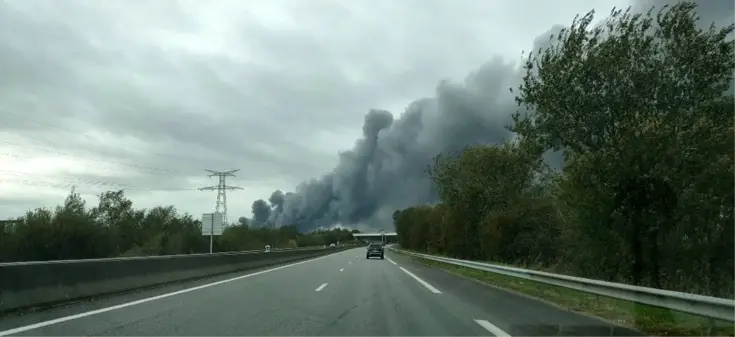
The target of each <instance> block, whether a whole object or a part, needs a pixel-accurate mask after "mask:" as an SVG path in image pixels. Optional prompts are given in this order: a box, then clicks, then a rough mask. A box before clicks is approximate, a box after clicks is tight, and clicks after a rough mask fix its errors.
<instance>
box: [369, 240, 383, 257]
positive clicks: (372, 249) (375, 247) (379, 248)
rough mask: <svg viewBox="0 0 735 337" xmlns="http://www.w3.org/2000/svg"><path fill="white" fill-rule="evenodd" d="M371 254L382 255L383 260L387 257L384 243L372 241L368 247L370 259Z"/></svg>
mask: <svg viewBox="0 0 735 337" xmlns="http://www.w3.org/2000/svg"><path fill="white" fill-rule="evenodd" d="M371 256H380V259H381V260H383V259H384V257H385V250H384V249H383V245H381V244H380V243H371V244H370V245H369V246H368V247H367V257H366V258H367V259H370V257H371Z"/></svg>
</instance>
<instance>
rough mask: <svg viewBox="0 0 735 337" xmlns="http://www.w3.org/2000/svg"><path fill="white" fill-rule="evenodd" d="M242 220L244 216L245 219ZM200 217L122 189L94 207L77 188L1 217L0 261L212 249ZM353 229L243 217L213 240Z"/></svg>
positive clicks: (245, 241)
mask: <svg viewBox="0 0 735 337" xmlns="http://www.w3.org/2000/svg"><path fill="white" fill-rule="evenodd" d="M241 221H242V220H241ZM201 225H202V224H201V221H200V220H197V219H194V218H193V217H192V216H191V215H189V214H180V213H179V212H177V211H176V208H174V206H165V207H164V206H160V207H154V208H152V209H149V210H146V209H135V208H133V203H132V201H130V200H129V199H128V198H126V197H125V194H124V192H123V191H108V192H105V193H102V194H101V195H100V196H99V202H98V204H97V205H96V206H94V207H91V208H89V207H87V205H86V204H85V202H84V200H83V199H82V198H81V197H80V195H79V194H78V193H75V192H73V191H72V193H71V194H70V195H69V196H68V197H67V198H66V200H65V201H64V203H63V204H62V205H60V206H57V207H56V209H53V210H52V209H45V208H41V209H36V210H32V211H28V212H27V213H26V215H25V216H23V217H21V218H18V219H13V220H9V221H2V222H0V262H14V261H48V260H60V259H93V258H105V257H118V256H148V255H171V254H192V253H208V252H209V236H203V235H202V230H201ZM352 240H353V238H352V233H351V232H350V231H348V230H341V229H335V230H329V231H317V232H312V233H306V234H304V233H299V232H298V231H297V230H296V227H294V226H284V227H279V228H275V229H274V228H250V227H249V226H248V223H247V222H246V221H245V222H242V223H239V224H237V225H234V226H230V227H228V228H227V229H225V231H224V233H223V234H222V235H221V236H216V237H215V241H214V242H213V248H214V249H213V250H214V251H215V252H225V251H243V250H256V249H263V248H264V247H265V245H266V244H268V245H270V246H271V247H274V248H296V247H308V246H322V245H328V244H330V243H336V242H337V241H341V242H343V243H347V242H349V241H352Z"/></svg>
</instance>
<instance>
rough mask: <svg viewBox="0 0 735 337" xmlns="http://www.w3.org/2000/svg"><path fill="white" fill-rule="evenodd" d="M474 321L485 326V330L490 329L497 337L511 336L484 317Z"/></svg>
mask: <svg viewBox="0 0 735 337" xmlns="http://www.w3.org/2000/svg"><path fill="white" fill-rule="evenodd" d="M475 323H477V324H480V326H481V327H483V328H485V330H487V331H490V332H491V333H492V334H493V335H495V336H498V337H511V335H510V334H509V333H507V332H505V331H503V330H502V329H500V328H498V327H497V326H495V324H493V323H490V322H488V321H486V320H484V319H476V320H475Z"/></svg>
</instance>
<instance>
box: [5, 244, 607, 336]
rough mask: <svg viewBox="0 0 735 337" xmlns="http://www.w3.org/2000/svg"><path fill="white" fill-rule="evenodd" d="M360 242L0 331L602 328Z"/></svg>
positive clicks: (416, 332)
mask: <svg viewBox="0 0 735 337" xmlns="http://www.w3.org/2000/svg"><path fill="white" fill-rule="evenodd" d="M364 250H365V249H364V248H358V249H353V250H348V251H344V252H340V253H336V254H333V255H329V256H325V257H321V258H317V259H314V260H308V261H304V262H299V263H295V264H291V265H286V266H281V267H276V268H271V269H265V270H260V271H256V272H249V273H247V274H244V275H242V276H239V277H238V278H233V276H232V275H230V276H227V277H220V278H218V279H213V280H207V281H199V283H196V284H188V285H178V286H172V287H169V288H164V289H158V290H151V291H147V292H140V293H133V294H127V295H120V296H114V297H112V298H108V299H102V300H99V301H95V302H96V303H94V302H91V303H81V304H76V305H71V306H67V307H63V308H56V309H51V310H48V311H44V312H38V313H30V314H27V315H24V316H19V317H14V316H11V317H6V318H4V319H0V335H3V334H12V335H27V336H41V335H54V336H70V335H106V336H111V335H117V336H120V335H138V336H140V335H146V336H169V335H179V336H182V335H183V336H193V335H199V336H202V335H209V336H228V335H229V336H232V335H240V336H242V335H261V336H263V335H265V336H268V335H278V336H295V335H299V336H320V335H321V336H337V335H339V336H440V335H441V336H473V335H474V336H492V335H524V336H525V335H553V334H558V333H559V331H558V330H554V329H553V328H551V325H554V324H555V323H562V324H564V326H566V327H567V328H569V327H576V330H566V331H562V332H561V334H562V335H573V334H577V335H611V333H610V330H609V329H607V328H609V327H610V326H609V325H606V324H605V323H602V322H599V321H596V320H594V319H591V318H587V317H584V316H581V315H577V314H574V313H570V312H567V311H563V310H560V309H556V308H554V307H551V306H548V305H545V304H543V303H541V302H538V301H534V300H531V299H527V298H523V297H520V296H517V295H514V294H510V293H506V292H503V291H499V290H497V289H494V288H491V287H487V286H484V285H481V284H479V283H477V282H474V281H471V280H467V279H464V278H462V277H459V276H455V275H453V274H449V273H446V272H443V271H440V270H436V269H431V268H428V267H425V266H423V265H422V264H419V263H417V262H415V261H414V260H412V259H410V258H408V257H405V256H403V255H400V254H395V253H391V252H387V254H386V260H380V259H371V260H366V259H365V255H364V253H365V251H364ZM212 282H215V283H212ZM192 287H193V288H192ZM172 292H173V293H172ZM580 326H584V327H590V326H596V327H597V328H598V329H597V330H592V331H591V330H588V329H587V330H584V331H583V330H580V329H579V327H580ZM600 328H601V329H602V330H600Z"/></svg>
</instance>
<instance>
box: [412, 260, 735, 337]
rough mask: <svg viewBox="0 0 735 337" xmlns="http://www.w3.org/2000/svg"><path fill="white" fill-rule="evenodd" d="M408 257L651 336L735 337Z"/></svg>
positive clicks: (612, 302) (717, 324)
mask: <svg viewBox="0 0 735 337" xmlns="http://www.w3.org/2000/svg"><path fill="white" fill-rule="evenodd" d="M398 252H400V251H398ZM404 255H406V254H404ZM406 256H408V257H411V258H413V259H416V260H417V261H420V262H422V263H424V264H425V265H428V266H431V267H437V268H441V269H443V270H446V271H449V272H452V273H455V274H458V275H462V276H465V277H469V278H472V279H475V280H478V281H481V282H484V283H487V284H490V285H493V286H496V287H499V288H504V289H508V290H512V291H515V292H518V293H522V294H524V295H527V296H531V297H535V298H538V299H541V300H544V301H546V302H550V303H553V304H555V305H557V306H559V307H562V308H566V309H568V310H572V311H575V312H579V313H583V314H587V315H593V316H596V317H599V318H602V319H604V320H607V321H609V322H612V323H614V324H617V325H620V326H624V327H628V328H631V329H635V330H638V331H640V332H642V333H644V334H646V335H648V336H735V327H733V324H732V323H731V322H726V321H719V320H710V319H709V318H705V317H700V316H696V315H691V314H687V313H682V312H674V311H671V310H668V309H663V308H658V307H653V306H649V305H644V304H636V303H633V302H630V301H624V300H619V299H616V298H611V297H606V296H601V295H595V294H589V293H585V292H582V291H577V290H572V289H566V288H562V287H558V286H554V285H548V284H544V283H539V282H534V281H528V280H522V279H517V278H513V277H509V276H505V275H501V274H496V273H491V272H487V271H484V270H477V269H472V268H467V267H460V266H455V265H451V264H447V263H443V262H437V261H433V260H427V259H422V258H418V257H414V256H410V255H406Z"/></svg>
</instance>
